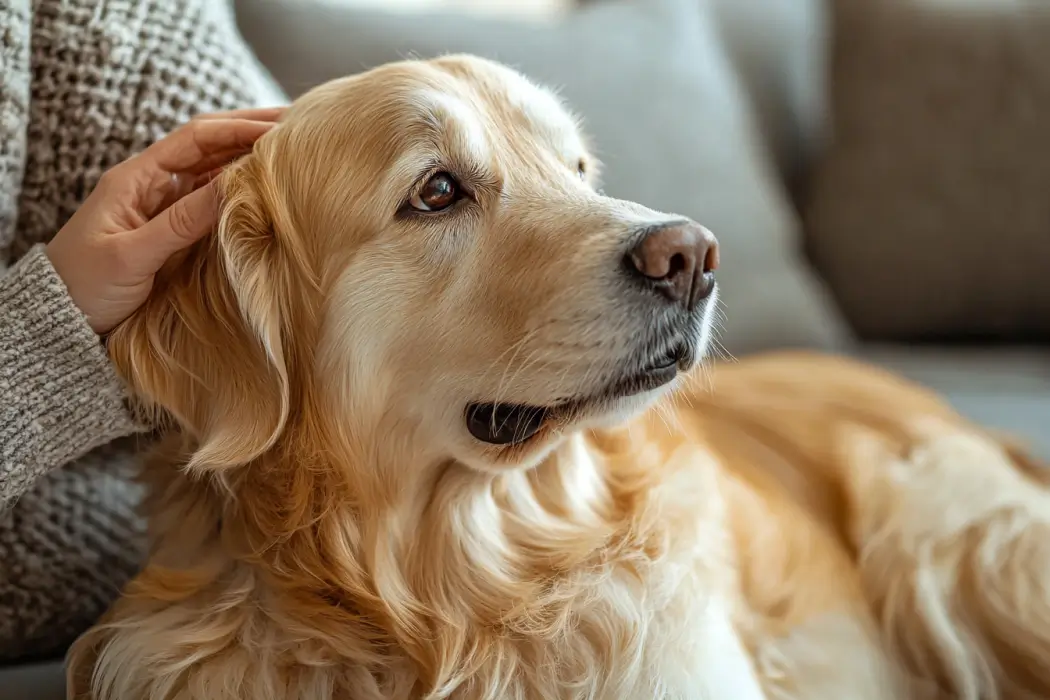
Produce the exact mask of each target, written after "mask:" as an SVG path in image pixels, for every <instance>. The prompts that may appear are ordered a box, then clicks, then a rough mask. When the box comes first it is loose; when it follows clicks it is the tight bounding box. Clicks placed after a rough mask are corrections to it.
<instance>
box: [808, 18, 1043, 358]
mask: <svg viewBox="0 0 1050 700" xmlns="http://www.w3.org/2000/svg"><path fill="white" fill-rule="evenodd" d="M838 9H839V16H838V19H837V26H836V37H837V39H836V41H835V57H834V72H833V86H834V98H833V111H834V115H835V117H834V129H835V143H834V147H833V148H832V150H831V151H830V153H829V154H828V157H827V159H826V160H825V161H824V163H823V164H822V165H821V167H820V168H819V170H818V172H817V176H816V178H815V181H814V183H813V184H814V186H813V189H812V191H811V195H812V196H811V199H810V201H809V204H808V207H807V212H806V214H807V215H806V223H807V228H806V232H807V239H808V240H807V245H808V248H809V251H810V254H811V256H812V259H813V260H814V261H815V263H816V264H817V266H818V268H819V269H820V271H821V272H822V273H823V275H824V277H825V278H826V279H827V280H828V281H829V283H830V285H831V287H832V288H833V290H834V291H835V293H836V296H837V297H838V299H839V301H840V303H841V305H842V307H843V309H844V310H845V312H846V314H847V316H848V317H849V319H850V320H851V321H852V323H853V325H854V327H855V328H857V329H858V331H859V332H860V333H861V334H862V335H864V336H867V337H875V338H880V339H894V340H912V339H914V340H925V339H953V338H988V339H1003V340H1015V341H1016V340H1026V339H1036V338H1048V337H1050V273H1048V270H1050V2H1046V0H1013V1H1010V2H1003V1H1002V0H966V1H965V2H958V1H953V2H946V1H945V0H879V1H877V2H871V1H868V0H839V8H838Z"/></svg>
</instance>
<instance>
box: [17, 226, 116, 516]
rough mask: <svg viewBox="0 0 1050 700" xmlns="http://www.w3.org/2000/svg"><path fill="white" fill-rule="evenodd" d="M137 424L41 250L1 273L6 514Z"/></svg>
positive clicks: (113, 375)
mask: <svg viewBox="0 0 1050 700" xmlns="http://www.w3.org/2000/svg"><path fill="white" fill-rule="evenodd" d="M136 429H137V428H136V425H135V423H134V421H133V420H132V418H131V415H130V413H129V412H128V411H127V409H126V407H125V404H124V390H123V387H122V385H121V383H120V380H119V378H118V377H117V375H116V372H115V370H114V369H113V367H112V365H111V364H110V362H109V359H108V358H107V357H106V352H105V349H104V348H103V346H102V343H101V342H100V340H99V338H98V336H97V335H95V333H94V332H93V331H92V330H91V327H90V326H89V325H88V322H87V319H86V318H85V317H84V315H83V314H82V313H81V311H80V310H79V309H78V308H77V307H76V306H75V305H74V304H73V300H72V299H70V297H69V294H68V292H67V290H66V287H65V285H64V284H63V282H62V280H61V279H60V278H59V276H58V274H57V273H56V272H55V270H54V268H53V267H52V266H51V262H50V261H49V260H48V258H47V256H46V255H45V253H44V247H43V246H37V247H35V248H33V249H32V250H30V252H29V253H28V254H27V255H25V256H23V257H22V259H21V260H19V261H18V263H16V264H15V265H14V266H13V267H12V268H11V269H9V270H7V272H6V273H2V276H0V511H3V510H4V509H6V508H7V507H8V506H10V505H11V503H13V502H14V501H15V500H16V499H18V497H19V496H21V495H22V494H23V493H25V492H26V491H27V490H28V489H29V488H30V487H31V486H32V485H33V483H34V481H35V480H36V479H37V478H38V477H39V476H40V475H42V474H44V473H46V472H47V471H49V470H51V469H55V468H57V467H60V466H63V465H64V464H66V463H68V462H71V461H72V460H74V459H76V458H78V457H80V456H82V455H84V454H85V453H87V452H88V451H90V450H92V449H94V448H95V447H98V446H99V445H102V444H105V443H108V442H110V441H112V440H114V439H116V438H118V437H122V436H125V435H129V434H131V433H133V432H135V431H136Z"/></svg>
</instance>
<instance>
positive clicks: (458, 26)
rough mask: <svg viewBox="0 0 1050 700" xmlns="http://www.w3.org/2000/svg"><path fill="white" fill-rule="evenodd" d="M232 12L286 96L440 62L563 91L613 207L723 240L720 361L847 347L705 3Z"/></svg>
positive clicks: (303, 0)
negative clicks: (645, 212) (554, 19)
mask: <svg viewBox="0 0 1050 700" xmlns="http://www.w3.org/2000/svg"><path fill="white" fill-rule="evenodd" d="M237 12H238V18H239V21H240V24H241V28H242V31H243V33H244V34H245V36H246V37H247V38H248V40H249V41H250V42H251V43H252V44H253V45H254V46H255V47H256V50H257V52H258V54H259V56H260V58H261V59H262V60H263V62H264V63H265V64H266V65H267V66H268V67H269V68H270V70H271V71H272V72H273V74H274V75H275V77H276V78H277V79H278V81H279V82H281V83H282V85H283V86H284V87H285V88H286V89H287V90H288V91H289V92H291V93H293V94H297V93H301V92H302V91H303V90H304V89H306V88H309V87H310V86H313V85H316V84H317V83H320V82H322V81H325V80H328V79H331V78H335V77H339V76H342V75H344V74H347V73H352V72H356V71H359V70H361V69H364V68H368V67H372V66H376V65H378V64H382V63H385V62H387V61H392V60H397V59H399V58H401V57H404V56H406V55H418V56H424V57H426V56H433V55H437V54H442V53H446V52H469V53H474V54H479V55H483V56H488V57H491V58H494V59H497V60H501V61H503V62H505V63H509V64H511V65H514V66H516V67H518V68H520V69H522V70H523V71H524V72H525V73H527V74H529V75H531V76H532V77H533V78H535V79H537V80H538V81H540V82H543V83H546V84H549V85H553V86H556V87H558V88H560V91H561V93H562V94H563V96H564V97H565V98H566V99H567V101H568V103H569V104H570V106H572V107H573V108H574V109H576V110H578V111H579V112H581V113H582V116H583V117H584V123H585V126H586V129H587V131H589V132H590V135H591V136H592V137H593V141H594V142H595V143H596V145H597V150H598V155H599V156H600V157H601V158H602V159H603V160H604V161H605V168H604V171H605V178H604V179H605V183H604V184H605V189H606V191H607V192H608V193H609V194H610V195H612V196H616V197H622V198H625V199H634V200H637V201H640V202H642V203H644V204H646V205H648V206H651V207H653V208H656V209H660V210H663V211H668V212H676V213H679V214H683V215H687V216H690V217H692V218H694V219H696V220H698V221H700V222H701V223H704V224H706V225H707V226H709V227H710V228H711V229H712V230H714V232H715V233H716V234H717V235H718V236H719V238H720V239H721V242H722V263H723V265H722V269H721V270H720V271H719V279H720V280H721V284H722V292H723V295H722V296H723V300H724V303H725V307H726V315H727V317H728V320H727V322H726V324H725V330H724V333H723V341H724V342H725V344H726V345H727V346H728V347H729V349H730V351H732V352H734V353H743V352H747V351H751V350H758V349H763V348H769V347H775V346H781V345H794V346H808V347H824V348H828V347H832V348H834V347H840V346H841V345H842V343H843V341H844V338H845V337H846V332H845V330H844V325H843V324H842V322H841V320H840V319H839V317H838V315H837V313H836V312H835V311H834V310H833V308H832V306H831V304H830V302H829V299H828V297H827V295H826V294H825V292H824V290H823V287H822V285H821V284H820V283H819V282H818V280H817V279H816V277H815V276H814V275H813V274H812V272H811V271H810V270H809V269H808V267H807V266H806V264H804V263H803V261H802V260H801V256H800V255H799V254H798V252H797V251H796V248H797V246H798V231H797V222H796V219H795V217H794V214H793V211H792V209H791V207H790V206H789V205H788V203H787V201H786V197H785V194H784V192H783V190H782V188H781V186H780V185H779V184H778V181H777V178H776V176H775V174H774V171H775V167H774V165H773V164H772V162H771V159H770V158H769V156H768V154H767V153H766V152H765V151H764V150H763V148H762V145H761V144H760V139H759V138H758V137H757V136H756V130H755V127H754V118H753V115H752V114H751V112H750V111H749V106H748V104H747V100H746V99H745V98H744V97H743V96H742V90H741V88H740V85H739V82H738V80H737V78H736V75H735V72H734V71H733V70H732V68H731V67H730V64H729V62H728V60H727V58H726V56H725V55H724V51H723V50H722V48H721V44H720V42H719V38H718V35H717V32H716V31H715V28H714V26H713V25H714V22H713V21H712V20H711V18H710V14H709V11H708V10H706V9H705V6H704V5H703V3H698V2H697V0H646V1H641V2H609V3H605V2H602V3H597V4H594V5H590V6H587V7H585V8H584V9H582V10H580V11H579V12H578V13H575V14H572V15H570V16H568V17H567V18H565V19H564V20H562V21H560V22H558V23H555V24H537V23H526V22H521V21H520V20H519V21H517V22H513V21H509V20H498V19H493V18H479V17H475V16H470V15H461V14H456V13H454V12H440V13H433V14H427V15H423V14H419V15H414V16H410V17H406V15H405V14H403V13H393V14H389V13H384V12H382V11H378V10H367V9H362V8H355V7H350V6H345V5H343V6H341V5H340V4H338V3H335V2H322V1H318V0H312V1H310V0H243V1H242V2H240V3H239V5H238V7H237Z"/></svg>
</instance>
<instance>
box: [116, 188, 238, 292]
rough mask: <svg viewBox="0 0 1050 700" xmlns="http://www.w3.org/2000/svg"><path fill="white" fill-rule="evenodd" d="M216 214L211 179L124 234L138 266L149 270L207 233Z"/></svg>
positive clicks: (212, 227) (217, 208) (215, 199)
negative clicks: (138, 226) (142, 224)
mask: <svg viewBox="0 0 1050 700" xmlns="http://www.w3.org/2000/svg"><path fill="white" fill-rule="evenodd" d="M218 218H219V195H218V188H217V185H216V183H215V182H208V183H207V184H205V185H203V186H201V187H199V188H197V189H195V190H194V191H192V192H191V193H190V194H188V195H186V196H185V197H182V198H181V199H179V200H177V201H176V202H175V203H173V204H172V205H171V206H169V207H168V208H167V209H165V210H164V211H162V212H161V213H160V214H158V215H157V216H155V217H153V218H152V219H150V220H149V222H147V223H146V224H145V225H144V226H141V227H140V228H138V229H136V230H134V231H129V232H128V233H127V234H125V236H126V237H127V239H128V240H127V242H128V244H129V245H130V246H131V248H132V250H133V251H134V255H135V257H136V260H137V262H138V264H139V265H141V266H142V267H141V269H142V270H144V271H146V270H148V271H149V272H150V273H152V272H156V271H157V270H159V269H160V268H161V266H162V265H163V264H164V263H165V262H166V261H167V260H168V258H170V257H171V256H172V255H174V254H175V253H177V252H178V251H180V250H182V249H183V248H186V247H188V246H190V245H192V244H193V243H194V242H196V241H198V240H200V239H201V238H203V237H204V236H205V235H207V234H208V233H209V232H210V231H211V230H212V229H214V228H215V225H216V223H217V222H218Z"/></svg>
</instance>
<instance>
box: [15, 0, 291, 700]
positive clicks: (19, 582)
mask: <svg viewBox="0 0 1050 700" xmlns="http://www.w3.org/2000/svg"><path fill="white" fill-rule="evenodd" d="M283 101H284V98H283V95H281V93H280V91H279V90H277V89H276V88H275V87H274V86H273V83H272V81H270V80H269V78H268V76H267V75H266V74H265V73H264V72H263V71H262V69H261V68H260V67H259V65H258V63H257V62H256V61H255V59H254V57H253V56H252V55H251V53H250V52H249V51H248V49H247V48H246V47H245V45H244V43H243V41H242V40H241V39H240V36H239V35H238V34H237V32H236V29H235V28H234V23H233V18H232V14H231V13H230V10H229V7H228V6H227V5H226V4H225V3H224V2H220V1H219V0H180V1H179V2H172V1H171V0H33V1H32V2H30V0H5V1H4V2H0V661H4V660H12V659H18V658H24V657H28V656H47V655H54V654H61V653H63V652H64V650H65V647H66V646H67V645H68V644H69V643H70V642H71V641H72V640H73V638H74V637H75V636H76V635H77V634H79V633H80V632H81V631H83V630H84V629H85V628H86V627H87V626H88V625H90V624H91V623H92V622H93V621H94V620H95V619H97V618H98V616H99V615H100V614H101V613H102V612H104V611H105V609H106V608H107V607H108V605H109V604H110V602H111V601H112V600H113V598H114V597H115V596H116V595H117V594H118V593H119V590H120V587H121V586H122V585H123V584H124V583H125V582H126V580H127V579H128V578H129V577H130V576H131V575H133V574H134V572H135V571H136V570H137V568H138V566H139V565H140V563H141V556H142V552H143V529H144V528H143V523H142V522H141V520H140V518H139V517H137V515H136V510H135V507H136V504H137V502H138V501H139V498H140V495H141V494H140V489H139V487H138V486H137V485H136V484H135V483H134V480H133V474H134V466H135V461H136V460H135V457H134V455H135V454H136V450H135V448H136V447H137V446H139V445H138V444H137V443H136V441H135V439H134V438H131V439H125V440H122V441H117V442H113V441H114V440H115V439H117V438H120V437H122V436H128V435H130V434H132V433H133V432H135V429H136V426H135V425H134V424H133V422H132V421H131V419H130V417H129V416H128V415H127V413H126V411H125V408H124V393H123V389H122V387H121V385H120V383H119V382H118V380H117V378H116V376H115V374H114V372H113V369H112V368H111V366H110V365H109V363H108V361H107V359H106V355H105V351H104V348H103V345H102V342H101V341H100V339H99V338H98V337H97V336H95V334H94V333H93V332H92V331H91V329H90V327H89V326H88V325H87V322H86V319H85V318H84V317H83V315H82V314H81V313H80V311H79V310H78V309H77V308H76V307H75V306H74V305H73V303H72V301H71V300H70V299H69V296H68V293H67V291H66V289H65V287H64V285H63V283H62V281H61V280H60V279H59V277H58V276H57V274H56V273H55V271H54V269H53V268H52V267H51V265H50V263H49V261H48V259H47V257H46V255H45V254H44V248H43V245H42V244H44V243H46V241H47V240H49V239H50V238H51V236H53V235H54V234H55V232H56V231H57V230H58V229H59V228H60V227H61V226H62V225H63V224H64V223H65V221H66V220H67V219H68V218H69V217H70V216H71V215H72V213H73V212H74V211H75V210H76V208H77V207H78V206H79V204H80V203H81V202H82V201H83V200H84V198H85V197H86V196H87V195H88V194H89V193H90V191H91V188H92V187H93V186H94V184H95V183H96V182H97V180H98V178H99V176H100V175H101V174H102V173H103V172H104V171H105V170H107V169H108V168H110V167H111V166H113V165H115V164H117V163H119V162H120V161H122V160H124V159H125V158H127V157H128V156H130V155H132V154H133V153H135V152H137V151H139V150H141V149H142V148H145V147H146V146H148V145H149V144H150V143H151V142H152V141H154V140H156V139H157V138H159V137H160V136H162V135H164V134H165V133H167V132H168V131H170V130H171V129H173V128H174V127H176V126H177V125H178V124H180V123H182V122H184V121H186V120H187V119H189V118H190V117H191V116H193V115H194V114H195V113H199V112H210V111H217V110H222V109H233V108H238V107H245V106H255V105H264V104H276V103H280V102H283ZM0 694H2V693H0Z"/></svg>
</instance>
